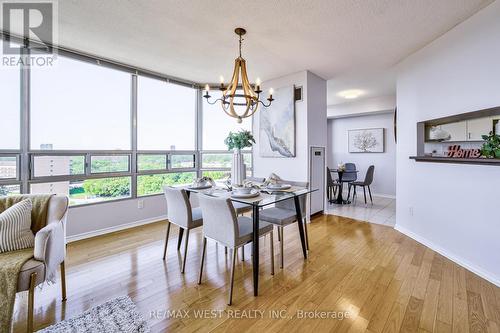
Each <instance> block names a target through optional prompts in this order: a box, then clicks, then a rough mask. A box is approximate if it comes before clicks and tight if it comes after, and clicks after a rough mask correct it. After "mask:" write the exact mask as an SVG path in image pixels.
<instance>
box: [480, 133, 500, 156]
mask: <svg viewBox="0 0 500 333" xmlns="http://www.w3.org/2000/svg"><path fill="white" fill-rule="evenodd" d="M482 137H483V140H484V141H485V142H484V143H483V146H482V147H481V154H482V155H483V156H484V157H486V158H500V135H497V134H495V133H493V132H490V134H489V135H483V136H482Z"/></svg>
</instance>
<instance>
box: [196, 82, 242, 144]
mask: <svg viewBox="0 0 500 333" xmlns="http://www.w3.org/2000/svg"><path fill="white" fill-rule="evenodd" d="M210 94H211V95H212V99H215V98H220V96H221V93H220V92H216V91H214V92H210ZM242 129H244V130H248V131H252V118H251V117H250V118H243V122H242V123H241V124H238V123H237V122H236V118H233V117H229V116H228V115H227V114H226V113H224V111H223V110H222V108H221V105H220V103H215V104H214V105H210V104H208V103H207V101H206V100H205V99H203V150H226V151H227V147H226V145H225V144H224V139H225V138H226V137H227V135H228V134H229V132H238V131H239V130H242Z"/></svg>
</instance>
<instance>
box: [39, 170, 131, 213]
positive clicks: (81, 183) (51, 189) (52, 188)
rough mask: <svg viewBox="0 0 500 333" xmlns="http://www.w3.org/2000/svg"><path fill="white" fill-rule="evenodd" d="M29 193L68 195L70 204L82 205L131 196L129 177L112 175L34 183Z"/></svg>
mask: <svg viewBox="0 0 500 333" xmlns="http://www.w3.org/2000/svg"><path fill="white" fill-rule="evenodd" d="M30 192H31V193H54V194H62V195H67V196H69V200H70V205H72V206H75V205H82V204H89V203H95V202H101V201H109V200H116V199H125V198H130V197H131V178H130V177H113V178H98V179H86V180H75V181H60V182H49V183H34V184H31V187H30Z"/></svg>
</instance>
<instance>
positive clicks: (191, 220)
mask: <svg viewBox="0 0 500 333" xmlns="http://www.w3.org/2000/svg"><path fill="white" fill-rule="evenodd" d="M163 191H164V194H165V198H166V200H167V219H168V221H167V234H166V236H165V247H164V249H163V260H165V258H166V256H167V246H168V238H169V236H170V225H171V224H172V223H173V224H175V225H177V226H178V227H179V228H182V229H184V230H185V231H186V239H185V240H184V257H183V258H182V266H181V273H184V271H185V268H186V257H187V249H188V242H189V231H190V230H191V229H194V228H198V227H199V226H201V225H202V224H203V218H202V215H201V208H200V207H196V208H192V207H191V202H190V201H189V197H188V195H187V192H186V190H184V189H180V188H175V187H169V186H165V187H164V188H163ZM179 232H180V231H179Z"/></svg>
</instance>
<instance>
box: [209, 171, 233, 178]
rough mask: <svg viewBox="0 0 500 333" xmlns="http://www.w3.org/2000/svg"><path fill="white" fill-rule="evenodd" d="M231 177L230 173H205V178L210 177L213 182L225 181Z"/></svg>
mask: <svg viewBox="0 0 500 333" xmlns="http://www.w3.org/2000/svg"><path fill="white" fill-rule="evenodd" d="M229 176H230V172H229V171H203V177H210V178H212V179H213V180H223V179H226V178H228V177H229Z"/></svg>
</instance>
